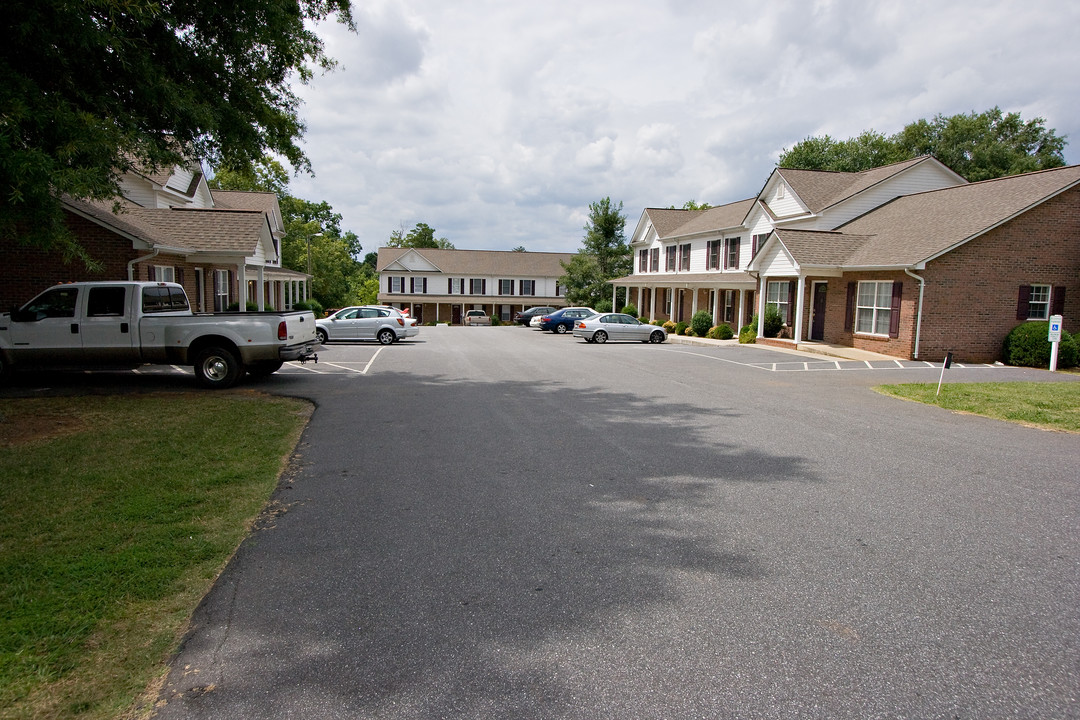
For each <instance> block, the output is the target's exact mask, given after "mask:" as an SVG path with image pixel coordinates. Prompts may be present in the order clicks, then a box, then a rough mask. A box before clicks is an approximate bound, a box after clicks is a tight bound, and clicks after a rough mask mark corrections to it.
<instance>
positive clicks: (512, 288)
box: [510, 280, 514, 295]
mask: <svg viewBox="0 0 1080 720" xmlns="http://www.w3.org/2000/svg"><path fill="white" fill-rule="evenodd" d="M510 294H511V295H513V294H514V281H513V280H511V281H510Z"/></svg>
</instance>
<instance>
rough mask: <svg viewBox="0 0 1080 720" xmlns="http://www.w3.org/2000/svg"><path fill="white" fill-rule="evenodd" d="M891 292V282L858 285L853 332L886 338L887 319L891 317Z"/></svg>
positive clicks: (871, 282)
mask: <svg viewBox="0 0 1080 720" xmlns="http://www.w3.org/2000/svg"><path fill="white" fill-rule="evenodd" d="M892 292H893V284H892V282H891V281H889V282H878V281H863V282H860V283H859V291H858V294H857V295H856V300H855V332H857V333H865V334H867V335H884V336H888V334H889V318H890V317H891V316H892Z"/></svg>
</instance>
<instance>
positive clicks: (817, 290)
mask: <svg viewBox="0 0 1080 720" xmlns="http://www.w3.org/2000/svg"><path fill="white" fill-rule="evenodd" d="M828 289H829V284H828V283H823V282H819V283H814V320H813V322H812V323H811V325H810V339H811V340H818V341H824V340H825V293H826V291H827V290H828Z"/></svg>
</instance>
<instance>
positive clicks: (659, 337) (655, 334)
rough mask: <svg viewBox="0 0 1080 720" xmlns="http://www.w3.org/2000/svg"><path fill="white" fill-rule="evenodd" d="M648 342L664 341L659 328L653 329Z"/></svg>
mask: <svg viewBox="0 0 1080 720" xmlns="http://www.w3.org/2000/svg"><path fill="white" fill-rule="evenodd" d="M649 342H651V343H662V342H664V333H662V332H660V331H659V330H656V331H654V332H653V334H652V335H650V336H649Z"/></svg>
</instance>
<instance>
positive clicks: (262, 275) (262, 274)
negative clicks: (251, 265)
mask: <svg viewBox="0 0 1080 720" xmlns="http://www.w3.org/2000/svg"><path fill="white" fill-rule="evenodd" d="M255 277H256V280H255V290H256V292H257V293H258V294H259V299H258V300H256V301H255V304H256V305H258V307H259V312H262V311H263V310H265V309H266V300H265V299H264V298H265V297H266V290H264V289H263V283H264V282H266V271H265V270H263V266H262V265H260V266H259V267H257V268H255Z"/></svg>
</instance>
